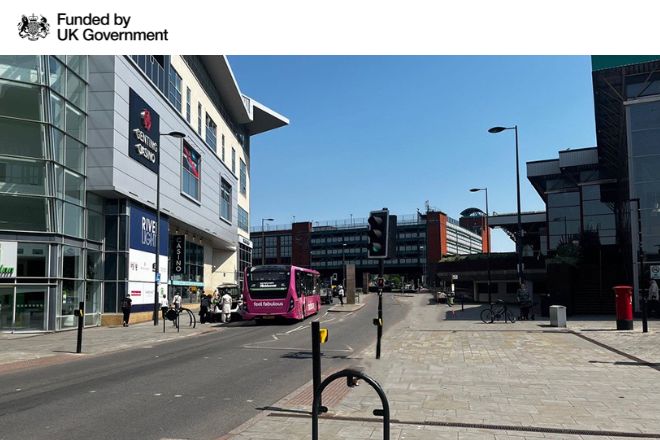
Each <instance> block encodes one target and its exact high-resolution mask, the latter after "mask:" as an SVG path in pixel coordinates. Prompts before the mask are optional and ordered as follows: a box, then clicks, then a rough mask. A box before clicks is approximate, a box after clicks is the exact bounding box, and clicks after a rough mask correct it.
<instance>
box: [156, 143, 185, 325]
mask: <svg viewBox="0 0 660 440" xmlns="http://www.w3.org/2000/svg"><path fill="white" fill-rule="evenodd" d="M160 136H161V137H162V136H169V137H173V138H175V139H183V138H185V137H186V135H185V134H183V133H181V132H180V131H170V132H169V133H160ZM161 144H162V142H161ZM161 151H162V145H161V146H160V148H159V149H158V163H157V164H156V265H155V267H154V313H153V321H154V325H158V311H159V309H160V301H159V298H158V285H159V284H160V258H159V257H160V152H161Z"/></svg>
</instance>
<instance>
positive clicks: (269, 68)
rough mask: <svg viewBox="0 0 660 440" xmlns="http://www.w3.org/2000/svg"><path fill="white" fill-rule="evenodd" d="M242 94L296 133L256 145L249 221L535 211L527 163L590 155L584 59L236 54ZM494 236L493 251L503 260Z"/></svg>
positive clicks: (504, 242)
mask: <svg viewBox="0 0 660 440" xmlns="http://www.w3.org/2000/svg"><path fill="white" fill-rule="evenodd" d="M229 61H230V64H231V66H232V69H233V71H234V75H235V76H236V79H237V81H238V84H239V87H240V88H241V91H242V92H243V93H245V94H247V95H248V96H250V97H252V98H254V99H256V100H257V101H260V102H262V103H263V104H265V105H267V106H268V107H270V108H272V109H273V110H275V111H277V112H279V113H281V114H283V115H285V116H286V117H287V118H289V119H290V121H291V123H290V125H289V126H288V127H284V128H280V129H278V130H274V131H272V132H269V133H265V134H261V135H257V136H255V137H253V138H252V147H251V177H252V181H251V191H252V193H251V202H250V204H251V216H250V217H251V219H250V220H251V222H252V224H253V225H258V224H260V222H261V218H263V217H266V218H268V217H270V218H274V219H275V222H274V223H275V224H286V223H290V222H291V220H292V218H293V216H295V218H296V221H303V220H309V221H325V220H334V219H344V218H346V219H348V218H349V217H350V214H353V216H354V217H356V218H357V217H366V216H367V215H368V213H369V211H370V210H373V209H379V208H381V207H384V206H385V207H388V208H389V209H390V212H392V213H394V214H399V215H401V214H414V213H415V212H416V210H417V209H418V208H419V209H420V210H423V209H424V202H425V201H426V200H429V203H430V205H431V206H432V207H435V208H437V209H439V210H441V211H443V212H445V213H447V214H448V215H449V216H451V217H454V218H458V217H459V213H460V212H461V211H462V210H463V209H465V208H467V207H471V206H476V207H478V208H481V209H485V207H484V204H485V203H484V197H483V193H474V194H473V193H470V192H468V190H469V189H470V188H472V187H484V186H487V187H488V195H489V208H490V211H491V213H492V212H493V211H495V212H514V211H515V210H516V187H515V182H516V180H515V141H514V135H513V131H505V132H503V133H500V134H489V133H488V132H487V130H488V128H490V127H492V126H496V125H505V126H512V125H515V124H517V125H518V129H519V141H520V164H521V167H520V173H521V204H522V209H523V211H525V210H542V209H544V204H543V201H542V200H541V198H540V197H539V196H538V194H536V192H535V191H534V189H533V188H532V186H531V185H530V184H529V182H528V181H527V179H526V170H525V165H524V164H525V162H527V161H531V160H541V159H552V158H555V157H557V154H558V151H559V150H561V149H566V148H581V147H590V146H595V144H596V135H595V127H594V114H593V89H592V84H591V63H590V58H589V57H587V56H582V57H578V56H570V57H560V56H534V57H531V56H501V57H500V56H483V57H480V56H467V57H462V56H419V57H418V56H350V57H343V56H231V57H229ZM513 249H514V245H513V242H511V241H510V240H509V239H508V238H507V237H506V236H505V235H504V234H503V233H501V232H500V233H494V234H493V250H494V251H511V250H513Z"/></svg>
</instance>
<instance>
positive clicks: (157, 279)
mask: <svg viewBox="0 0 660 440" xmlns="http://www.w3.org/2000/svg"><path fill="white" fill-rule="evenodd" d="M156 282H157V283H160V272H156Z"/></svg>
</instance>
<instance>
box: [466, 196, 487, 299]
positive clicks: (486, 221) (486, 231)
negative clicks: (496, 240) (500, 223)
mask: <svg viewBox="0 0 660 440" xmlns="http://www.w3.org/2000/svg"><path fill="white" fill-rule="evenodd" d="M477 191H484V192H485V193H486V241H487V242H488V248H487V253H486V267H487V268H488V304H490V303H492V297H491V293H490V281H491V280H490V226H489V223H488V188H487V187H486V188H472V189H471V190H470V192H477Z"/></svg>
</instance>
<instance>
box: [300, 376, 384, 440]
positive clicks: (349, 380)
mask: <svg viewBox="0 0 660 440" xmlns="http://www.w3.org/2000/svg"><path fill="white" fill-rule="evenodd" d="M342 377H345V378H346V385H347V386H349V387H351V388H352V387H354V386H356V385H357V381H358V379H362V380H364V381H365V382H366V383H368V384H369V385H371V387H372V388H373V389H374V390H376V393H378V397H380V401H381V403H382V404H383V408H382V409H375V410H374V411H373V414H374V415H375V416H383V439H384V440H389V439H390V405H389V403H388V401H387V396H385V392H384V391H383V388H382V387H381V386H380V384H379V383H378V382H376V380H374V379H372V378H371V377H369V376H367V375H366V374H364V373H362V372H361V371H358V370H355V369H353V368H346V369H344V370H341V371H338V372H336V373H334V374H331V375H330V376H328V377H326V378H325V380H324V381H323V382H321V384H320V385H319V387H318V389H315V390H314V402H313V403H312V440H318V438H319V411H323V412H327V410H328V409H327V408H326V407H323V408H322V407H321V395H322V394H323V390H324V389H325V388H326V387H327V386H328V385H330V383H332V382H334V381H335V380H337V379H339V378H342Z"/></svg>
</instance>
